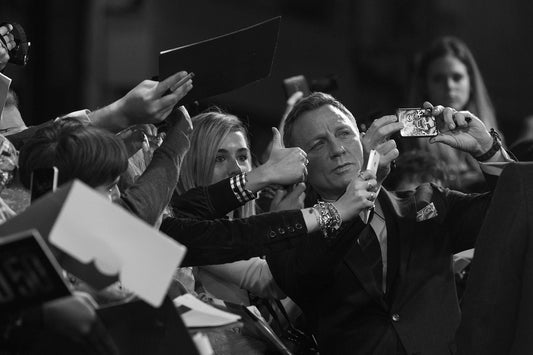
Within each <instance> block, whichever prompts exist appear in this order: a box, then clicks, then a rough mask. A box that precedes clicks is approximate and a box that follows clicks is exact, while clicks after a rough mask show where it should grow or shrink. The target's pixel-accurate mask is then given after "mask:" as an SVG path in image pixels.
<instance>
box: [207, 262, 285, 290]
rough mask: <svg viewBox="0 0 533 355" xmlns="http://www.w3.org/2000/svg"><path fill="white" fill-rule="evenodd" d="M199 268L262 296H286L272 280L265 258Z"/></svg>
mask: <svg viewBox="0 0 533 355" xmlns="http://www.w3.org/2000/svg"><path fill="white" fill-rule="evenodd" d="M201 269H202V270H204V271H207V272H209V273H211V274H213V275H215V276H217V277H218V278H220V279H222V280H224V281H227V282H230V283H233V284H234V285H237V286H238V287H240V288H241V289H243V290H247V291H249V292H251V293H253V294H254V295H256V296H259V297H262V298H277V299H282V298H285V297H286V296H285V294H284V293H283V291H281V289H280V288H279V287H278V285H277V284H276V282H275V281H274V277H273V276H272V273H271V272H270V268H269V267H268V264H267V262H266V260H263V259H261V258H258V257H255V258H251V259H249V260H241V261H236V262H234V263H229V264H221V265H208V266H202V267H201Z"/></svg>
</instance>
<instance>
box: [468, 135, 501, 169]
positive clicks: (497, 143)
mask: <svg viewBox="0 0 533 355" xmlns="http://www.w3.org/2000/svg"><path fill="white" fill-rule="evenodd" d="M489 133H490V135H491V136H492V139H493V141H492V147H490V149H489V150H488V151H487V152H486V153H483V154H481V155H480V156H477V157H474V158H476V160H477V161H481V162H484V161H487V160H489V159H490V158H492V157H493V156H494V154H496V152H498V151H499V150H500V149H501V148H502V140H501V138H500V135H499V134H498V132H496V131H495V130H494V128H491V129H490V132H489Z"/></svg>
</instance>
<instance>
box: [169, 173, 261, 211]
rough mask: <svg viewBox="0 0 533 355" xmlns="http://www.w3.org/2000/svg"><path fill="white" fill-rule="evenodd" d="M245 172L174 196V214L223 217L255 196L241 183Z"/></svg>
mask: <svg viewBox="0 0 533 355" xmlns="http://www.w3.org/2000/svg"><path fill="white" fill-rule="evenodd" d="M242 175H244V173H243V174H240V175H236V176H232V177H231V178H228V179H224V180H222V181H220V182H218V183H216V184H213V185H209V186H206V187H204V186H202V187H197V188H194V189H191V190H189V191H187V192H185V193H183V194H181V195H180V196H177V197H175V198H173V200H172V209H173V212H174V215H175V216H177V217H185V218H205V219H214V218H223V217H224V216H225V215H226V214H228V213H229V212H230V211H233V210H234V209H236V208H237V207H240V206H242V205H243V204H245V203H246V202H248V201H250V200H252V199H254V198H255V195H254V194H252V193H251V192H249V191H247V190H246V189H244V185H243V184H241V183H239V181H240V180H241V179H243V177H242Z"/></svg>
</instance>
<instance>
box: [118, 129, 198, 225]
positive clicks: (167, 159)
mask: <svg viewBox="0 0 533 355" xmlns="http://www.w3.org/2000/svg"><path fill="white" fill-rule="evenodd" d="M189 144H190V143H189V138H188V136H187V135H186V134H185V133H183V132H182V131H181V130H179V128H178V127H177V126H174V127H172V129H171V130H170V131H169V132H168V134H167V138H166V139H165V141H164V142H163V144H162V145H161V147H159V148H158V149H157V150H156V151H155V152H154V155H153V157H152V161H151V162H150V164H149V165H148V167H147V168H146V171H145V172H144V173H143V174H142V175H141V176H139V178H138V179H137V180H136V182H135V184H133V185H132V186H131V187H130V188H128V189H127V190H126V191H125V192H124V193H123V194H122V196H121V199H120V201H118V203H119V204H120V205H122V206H123V207H124V208H126V209H127V210H128V211H130V212H131V213H133V214H135V215H136V216H137V217H139V218H141V219H142V220H144V221H145V222H147V223H149V224H152V225H153V224H155V223H156V222H157V220H158V219H159V217H160V215H161V213H162V212H163V210H164V208H165V207H166V206H167V205H168V203H169V202H170V198H171V196H172V192H173V191H174V188H175V186H176V182H177V181H178V176H179V171H180V167H181V164H182V162H183V158H184V156H185V154H186V153H187V151H188V149H189Z"/></svg>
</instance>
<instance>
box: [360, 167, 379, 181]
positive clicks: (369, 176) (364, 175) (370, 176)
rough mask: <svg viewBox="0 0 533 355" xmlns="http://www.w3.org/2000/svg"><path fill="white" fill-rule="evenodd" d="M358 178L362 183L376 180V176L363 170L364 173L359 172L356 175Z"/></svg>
mask: <svg viewBox="0 0 533 355" xmlns="http://www.w3.org/2000/svg"><path fill="white" fill-rule="evenodd" d="M358 177H359V178H360V179H361V180H362V181H368V180H371V179H375V178H376V175H375V174H374V173H373V172H371V171H370V170H364V171H361V172H360V173H359V174H358Z"/></svg>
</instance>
